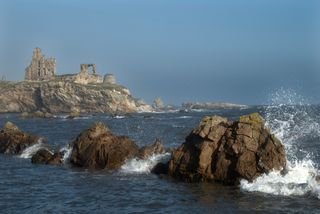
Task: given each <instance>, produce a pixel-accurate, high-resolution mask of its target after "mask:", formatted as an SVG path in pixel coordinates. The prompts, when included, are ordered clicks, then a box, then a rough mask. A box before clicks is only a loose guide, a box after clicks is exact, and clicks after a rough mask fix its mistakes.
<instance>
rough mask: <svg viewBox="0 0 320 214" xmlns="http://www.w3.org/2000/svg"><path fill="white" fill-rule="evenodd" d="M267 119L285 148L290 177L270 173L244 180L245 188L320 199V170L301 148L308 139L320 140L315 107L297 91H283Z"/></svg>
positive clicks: (270, 106) (276, 95) (278, 94)
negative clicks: (249, 180)
mask: <svg viewBox="0 0 320 214" xmlns="http://www.w3.org/2000/svg"><path fill="white" fill-rule="evenodd" d="M265 118H266V125H267V126H268V127H269V128H270V129H271V131H272V132H273V133H274V134H275V135H276V136H277V137H278V138H279V139H280V140H281V141H282V143H283V144H284V145H285V148H286V153H287V169H286V170H287V173H286V174H285V175H282V174H281V173H280V172H270V173H269V174H267V175H266V174H264V175H262V176H260V177H258V178H257V179H256V180H255V181H254V182H252V183H249V182H248V181H246V180H242V181H241V184H240V185H241V188H242V189H244V190H246V191H259V192H264V193H269V194H275V195H285V196H288V195H305V194H308V193H312V194H313V195H315V196H316V197H318V198H320V183H319V181H317V180H318V179H317V176H318V175H319V170H318V169H317V166H316V165H315V163H314V162H313V161H312V154H311V153H310V152H307V151H305V150H304V149H303V148H302V145H301V142H303V141H305V140H306V139H309V138H315V137H319V136H320V124H319V123H318V122H317V120H316V115H315V114H314V111H313V108H312V106H310V105H308V104H307V102H306V101H305V100H304V99H303V98H302V97H301V96H299V95H298V94H297V93H296V92H294V91H293V90H285V89H281V90H279V91H277V92H276V93H275V94H273V96H272V99H271V105H269V106H268V107H266V109H265Z"/></svg>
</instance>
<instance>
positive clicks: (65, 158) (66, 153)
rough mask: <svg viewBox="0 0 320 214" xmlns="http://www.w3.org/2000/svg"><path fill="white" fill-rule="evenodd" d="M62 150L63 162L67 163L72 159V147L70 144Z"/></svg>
mask: <svg viewBox="0 0 320 214" xmlns="http://www.w3.org/2000/svg"><path fill="white" fill-rule="evenodd" d="M60 152H63V153H64V154H63V157H62V163H64V164H65V163H67V162H68V161H69V160H70V156H71V152H72V147H71V146H70V145H67V146H64V147H62V148H61V149H60Z"/></svg>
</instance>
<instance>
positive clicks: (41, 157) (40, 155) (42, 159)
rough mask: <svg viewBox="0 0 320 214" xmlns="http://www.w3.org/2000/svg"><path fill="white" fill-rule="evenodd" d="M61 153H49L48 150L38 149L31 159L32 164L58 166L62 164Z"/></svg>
mask: <svg viewBox="0 0 320 214" xmlns="http://www.w3.org/2000/svg"><path fill="white" fill-rule="evenodd" d="M62 158H63V153H62V152H58V151H57V152H54V153H53V152H51V151H49V150H48V149H40V150H38V151H37V152H36V154H34V155H33V156H32V158H31V163H33V164H50V165H60V164H62Z"/></svg>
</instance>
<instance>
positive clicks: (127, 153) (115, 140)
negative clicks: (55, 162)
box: [70, 122, 139, 170]
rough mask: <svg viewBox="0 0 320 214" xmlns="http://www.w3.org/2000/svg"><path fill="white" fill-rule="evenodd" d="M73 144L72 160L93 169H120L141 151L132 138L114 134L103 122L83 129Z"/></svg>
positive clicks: (78, 164)
mask: <svg viewBox="0 0 320 214" xmlns="http://www.w3.org/2000/svg"><path fill="white" fill-rule="evenodd" d="M72 145H73V148H72V153H71V158H70V162H71V163H72V164H74V165H76V166H80V167H85V168H91V169H109V170H113V169H118V168H120V167H121V166H122V165H123V164H124V162H125V160H128V159H132V158H133V157H135V156H136V155H137V154H138V151H139V148H138V146H137V145H136V144H135V143H134V142H133V141H132V140H130V139H129V138H128V137H125V136H116V135H113V134H112V132H111V131H110V130H109V129H108V128H107V127H106V126H105V125H104V124H103V123H101V122H99V123H96V124H94V125H93V126H92V127H91V128H89V129H88V130H85V131H83V132H82V133H81V134H80V135H79V136H78V137H77V139H76V140H75V141H74V142H73V143H72Z"/></svg>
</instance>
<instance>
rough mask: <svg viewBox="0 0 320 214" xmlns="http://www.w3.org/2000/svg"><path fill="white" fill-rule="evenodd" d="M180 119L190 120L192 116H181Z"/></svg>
mask: <svg viewBox="0 0 320 214" xmlns="http://www.w3.org/2000/svg"><path fill="white" fill-rule="evenodd" d="M178 118H179V119H189V118H192V116H180V117H178Z"/></svg>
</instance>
